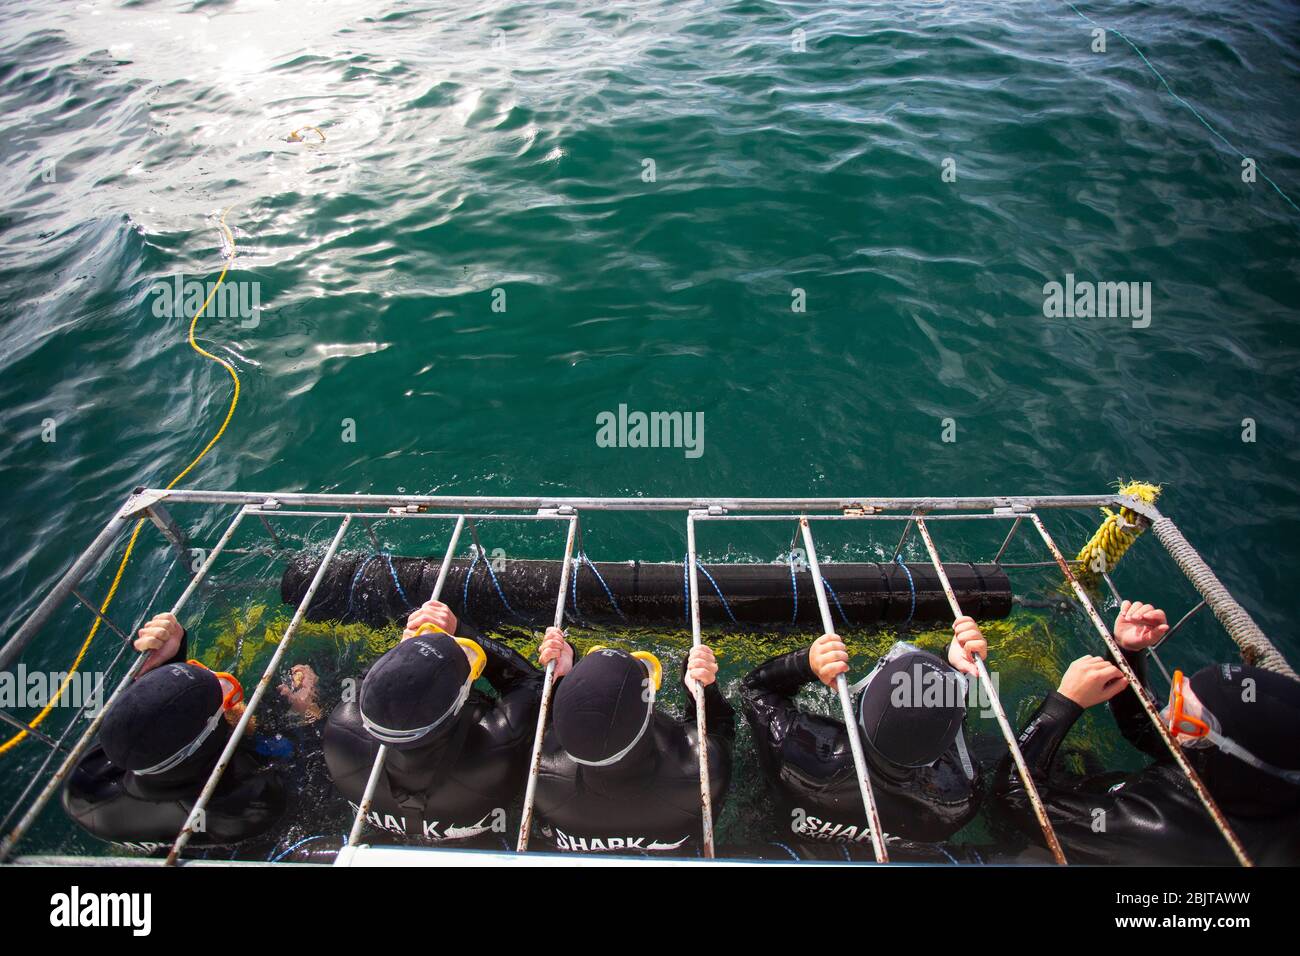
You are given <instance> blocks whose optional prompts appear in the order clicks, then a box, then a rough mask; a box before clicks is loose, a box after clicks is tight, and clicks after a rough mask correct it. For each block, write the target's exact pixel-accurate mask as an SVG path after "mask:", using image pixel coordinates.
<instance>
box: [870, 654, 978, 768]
mask: <svg viewBox="0 0 1300 956" xmlns="http://www.w3.org/2000/svg"><path fill="white" fill-rule="evenodd" d="M965 714H966V705H965V697H964V695H963V693H962V686H961V683H960V681H959V680H958V677H957V672H956V671H955V670H953V669H952V668H951V667H950V666H949V665H948V664H947V663H945V662H944V661H942V660H940V659H939V658H938V657H935V656H934V655H933V654H931V653H929V652H928V651H909V652H908V653H906V654H900V655H899V656H898V657H895V658H894V659H893V660H890V661H889V662H887V663H886V664H885V665H884V666H882V667H881V668H880V671H879V672H878V673H877V674H876V676H875V678H874V679H873V680H872V681H871V684H870V685H869V686H868V687H867V688H866V690H864V691H863V693H862V698H861V700H860V701H859V704H858V720H859V726H860V727H861V728H862V733H863V736H864V737H865V738H866V741H867V743H868V744H869V745H870V746H871V747H872V748H873V749H874V750H875V751H876V753H877V754H879V755H880V756H881V757H884V758H885V759H886V760H887V761H889V762H890V763H893V764H897V765H898V766H900V767H921V766H925V765H926V764H931V763H934V761H936V760H938V759H939V758H940V757H941V756H943V754H944V753H945V752H946V751H947V750H948V748H949V747H951V746H952V743H953V740H954V739H956V737H957V732H958V730H960V729H961V722H962V718H963V717H964V716H965Z"/></svg>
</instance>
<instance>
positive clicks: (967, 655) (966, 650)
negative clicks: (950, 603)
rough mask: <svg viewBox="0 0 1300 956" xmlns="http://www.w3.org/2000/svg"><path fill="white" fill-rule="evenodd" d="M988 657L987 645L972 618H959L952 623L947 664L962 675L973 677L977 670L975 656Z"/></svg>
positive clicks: (977, 672)
mask: <svg viewBox="0 0 1300 956" xmlns="http://www.w3.org/2000/svg"><path fill="white" fill-rule="evenodd" d="M976 655H979V656H980V657H982V658H986V657H988V656H989V644H988V641H986V640H984V635H983V634H982V633H981V632H980V628H979V625H978V624H976V623H975V619H974V618H970V617H959V618H957V620H955V621H953V622H952V643H951V644H949V645H948V663H949V664H951V665H952V666H953V667H955V668H957V670H959V671H961V672H962V673H963V674H969V675H970V676H971V677H975V676H977V675H978V674H979V670H978V669H977V668H976V667H975V656H976Z"/></svg>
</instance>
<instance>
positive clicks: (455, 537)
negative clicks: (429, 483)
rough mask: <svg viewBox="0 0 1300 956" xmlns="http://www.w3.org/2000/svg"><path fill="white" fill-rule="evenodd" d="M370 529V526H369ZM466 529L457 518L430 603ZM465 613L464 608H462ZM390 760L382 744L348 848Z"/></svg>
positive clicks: (358, 834) (439, 592)
mask: <svg viewBox="0 0 1300 956" xmlns="http://www.w3.org/2000/svg"><path fill="white" fill-rule="evenodd" d="M367 528H369V525H367ZM464 528H465V516H464V515H457V516H456V526H455V527H454V528H453V529H452V532H451V540H450V541H448V542H447V552H446V554H444V555H443V556H442V566H441V567H440V568H438V579H437V580H436V581H435V582H434V584H433V594H432V595H431V596H430V598H429V600H430V601H436V600H438V598H440V597H441V596H442V586H443V585H444V584H446V583H447V572H448V571H449V570H450V569H451V559H452V556H453V555H455V553H456V545H457V543H458V542H459V541H460V533H461V531H462V530H464ZM461 610H462V611H463V610H464V608H461ZM387 760H388V744H380V745H379V752H378V753H377V754H375V763H374V766H372V767H371V768H370V777H369V778H368V779H367V780H366V789H365V792H364V793H362V794H361V802H360V803H359V804H357V816H356V819H355V820H353V821H352V830H351V831H350V832H349V833H348V843H347V845H348V846H356V845H357V840H359V839H360V838H361V828H362V826H363V825H364V824H365V822H366V814H367V813H369V812H370V807H371V805H372V804H373V803H374V800H375V788H376V787H378V786H379V776H380V774H382V773H383V771H384V763H385V761H387Z"/></svg>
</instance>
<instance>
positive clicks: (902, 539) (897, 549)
mask: <svg viewBox="0 0 1300 956" xmlns="http://www.w3.org/2000/svg"><path fill="white" fill-rule="evenodd" d="M915 522H916V515H915V514H913V515H909V516H908V519H907V524H905V525H903V533H902V534H900V535H899V536H898V544H896V545H895V546H894V553H893V554H892V555H890V558H889V560H890V561H897V560H898V556H899V555H900V554H902V553H903V545H904V544H906V543H907V536H908V535H909V534H911V533H912V525H913V524H914V523H915Z"/></svg>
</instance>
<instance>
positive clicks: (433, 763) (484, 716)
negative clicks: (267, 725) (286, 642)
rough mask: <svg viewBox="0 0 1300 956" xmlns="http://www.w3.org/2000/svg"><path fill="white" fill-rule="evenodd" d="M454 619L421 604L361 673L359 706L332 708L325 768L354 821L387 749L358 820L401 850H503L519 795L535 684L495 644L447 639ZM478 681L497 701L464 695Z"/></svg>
mask: <svg viewBox="0 0 1300 956" xmlns="http://www.w3.org/2000/svg"><path fill="white" fill-rule="evenodd" d="M457 624H458V622H457V620H456V616H455V615H454V614H452V612H451V610H450V609H449V608H448V607H447V606H446V605H445V604H442V603H440V602H437V601H429V602H428V603H426V604H425V605H424V606H423V607H420V608H418V609H417V610H416V611H415V612H414V613H413V614H411V616H410V617H409V618H408V619H407V624H406V630H405V631H404V632H403V634H402V640H401V642H400V643H399V644H398V645H397V646H396V647H394V648H393V649H392V650H390V651H389V652H388V653H387V654H385V655H384V656H383V657H381V658H380V659H379V660H378V661H376V662H375V663H374V665H373V666H372V667H371V668H370V671H369V672H368V673H367V674H366V677H365V680H364V681H363V682H362V684H361V693H360V699H359V700H358V701H356V702H345V703H343V704H341V705H339V706H338V707H337V708H335V710H334V713H332V714H331V715H330V718H329V721H328V722H327V725H326V728H325V759H326V762H327V763H328V765H329V771H330V776H331V777H333V779H334V784H335V786H336V787H337V788H338V789H339V791H340V792H341V793H342V794H343V795H344V796H345V797H347V799H348V801H349V802H350V803H351V804H352V808H353V811H354V812H355V811H356V810H357V808H358V806H359V805H360V803H361V797H362V794H363V792H364V791H365V786H366V781H367V780H368V779H369V776H370V770H371V766H372V765H373V764H374V761H375V754H376V753H377V752H378V750H379V746H380V744H387V745H388V747H389V751H388V758H387V760H386V762H385V764H384V771H383V774H382V775H381V777H380V779H379V784H378V786H377V787H376V789H375V797H374V803H373V805H372V807H371V811H370V813H369V815H368V817H367V822H368V823H369V824H370V826H371V827H372V828H377V829H379V830H381V831H386V832H387V833H388V834H390V835H391V836H392V837H395V838H397V839H399V840H408V841H412V842H419V843H444V842H447V841H458V842H459V845H461V846H481V847H493V848H497V849H500V848H501V846H502V845H503V844H502V835H503V834H505V833H506V832H507V827H506V812H507V809H508V808H509V807H510V806H511V804H512V803H514V801H515V800H516V799H517V798H518V797H519V796H520V795H521V794H522V793H523V789H524V784H525V783H526V781H527V774H528V771H527V765H528V756H529V753H530V751H531V744H532V739H533V732H534V729H535V727H536V724H537V708H538V703H539V701H540V700H541V688H542V675H541V673H540V672H539V671H538V670H537V668H535V667H533V666H532V665H531V664H529V663H528V661H526V660H524V658H523V657H521V656H520V655H519V654H516V653H515V652H514V651H512V650H511V649H510V648H509V647H506V646H505V645H504V644H500V643H498V642H497V641H493V640H490V639H488V638H485V637H480V638H478V639H477V640H470V639H468V638H459V637H454V636H453V635H454V634H455V633H456V628H457ZM480 676H482V677H484V678H486V679H487V681H488V683H489V684H491V685H492V688H493V690H495V691H496V696H495V697H492V696H489V695H487V694H485V693H483V692H481V691H477V690H473V689H472V688H473V684H474V681H475V680H476V679H477V678H478V677H480Z"/></svg>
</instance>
